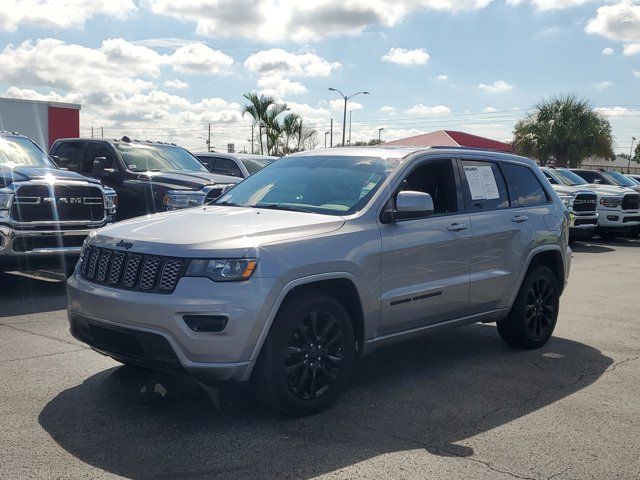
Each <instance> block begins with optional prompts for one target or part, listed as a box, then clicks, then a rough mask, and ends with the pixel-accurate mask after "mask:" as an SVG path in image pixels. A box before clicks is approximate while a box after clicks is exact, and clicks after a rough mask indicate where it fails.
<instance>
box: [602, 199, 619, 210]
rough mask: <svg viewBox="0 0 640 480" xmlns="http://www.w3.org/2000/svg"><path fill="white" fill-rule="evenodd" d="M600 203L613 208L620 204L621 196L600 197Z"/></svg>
mask: <svg viewBox="0 0 640 480" xmlns="http://www.w3.org/2000/svg"><path fill="white" fill-rule="evenodd" d="M600 205H602V206H603V207H609V208H615V207H619V206H620V205H622V198H620V197H602V198H601V199H600Z"/></svg>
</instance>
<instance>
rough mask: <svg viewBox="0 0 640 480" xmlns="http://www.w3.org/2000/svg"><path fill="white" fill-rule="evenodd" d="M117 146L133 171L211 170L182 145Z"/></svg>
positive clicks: (128, 144)
mask: <svg viewBox="0 0 640 480" xmlns="http://www.w3.org/2000/svg"><path fill="white" fill-rule="evenodd" d="M116 148H117V149H118V151H119V152H120V154H121V155H122V158H123V160H124V162H125V163H126V164H127V168H128V169H129V170H131V171H132V172H148V171H151V172H165V171H172V170H187V171H191V172H208V171H209V170H207V168H206V167H205V166H204V165H202V163H200V162H199V161H198V159H196V157H194V156H193V155H191V154H190V153H189V152H188V151H187V150H185V149H184V148H182V147H175V146H173V145H140V144H130V143H116Z"/></svg>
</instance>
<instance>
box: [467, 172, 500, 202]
mask: <svg viewBox="0 0 640 480" xmlns="http://www.w3.org/2000/svg"><path fill="white" fill-rule="evenodd" d="M464 174H465V175H466V177H467V183H468V184H469V190H471V199H472V200H494V199H496V198H500V192H499V191H498V185H497V184H496V177H495V176H494V175H493V169H492V168H491V167H490V166H481V167H464Z"/></svg>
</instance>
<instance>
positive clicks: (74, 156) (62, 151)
mask: <svg viewBox="0 0 640 480" xmlns="http://www.w3.org/2000/svg"><path fill="white" fill-rule="evenodd" d="M85 143H86V142H83V141H71V142H60V143H58V144H57V145H56V146H55V148H54V149H53V150H52V151H51V155H53V156H55V157H58V162H57V163H58V164H59V166H60V167H62V168H66V169H67V170H70V171H72V172H77V173H80V172H81V171H82V159H83V158H84V150H85Z"/></svg>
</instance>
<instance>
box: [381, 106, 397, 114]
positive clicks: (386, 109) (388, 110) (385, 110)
mask: <svg viewBox="0 0 640 480" xmlns="http://www.w3.org/2000/svg"><path fill="white" fill-rule="evenodd" d="M380 111H381V112H382V113H394V112H395V111H396V109H395V107H392V106H390V105H383V106H382V107H380Z"/></svg>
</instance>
